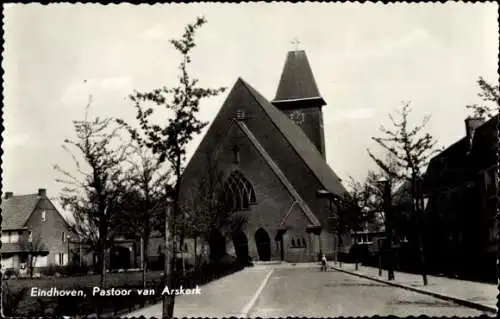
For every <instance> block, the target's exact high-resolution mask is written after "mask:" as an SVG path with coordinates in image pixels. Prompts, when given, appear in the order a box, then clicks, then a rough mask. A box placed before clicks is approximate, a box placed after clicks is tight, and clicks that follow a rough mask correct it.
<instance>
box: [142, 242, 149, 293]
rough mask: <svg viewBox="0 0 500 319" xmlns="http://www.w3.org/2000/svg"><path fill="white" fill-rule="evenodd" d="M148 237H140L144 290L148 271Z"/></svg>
mask: <svg viewBox="0 0 500 319" xmlns="http://www.w3.org/2000/svg"><path fill="white" fill-rule="evenodd" d="M144 237H146V239H144ZM148 237H149V236H143V237H142V247H141V249H142V261H141V262H142V264H141V266H142V286H143V287H144V288H146V275H147V271H148V259H149V253H148V249H149V240H148Z"/></svg>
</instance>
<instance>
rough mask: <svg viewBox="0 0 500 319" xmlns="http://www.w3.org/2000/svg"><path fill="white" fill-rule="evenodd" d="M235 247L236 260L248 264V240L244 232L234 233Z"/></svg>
mask: <svg viewBox="0 0 500 319" xmlns="http://www.w3.org/2000/svg"><path fill="white" fill-rule="evenodd" d="M232 237H233V245H234V251H235V253H236V258H237V259H238V260H239V261H240V262H243V263H246V262H248V239H247V236H246V235H245V233H244V232H242V231H241V230H237V231H235V232H233V236H232Z"/></svg>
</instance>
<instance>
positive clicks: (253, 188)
mask: <svg viewBox="0 0 500 319" xmlns="http://www.w3.org/2000/svg"><path fill="white" fill-rule="evenodd" d="M213 154H214V161H216V162H217V163H218V165H219V167H221V168H222V169H223V171H224V173H223V176H224V184H225V185H224V191H225V196H226V197H227V198H226V199H227V202H228V204H229V206H230V208H231V207H233V208H234V210H239V209H238V208H243V209H244V210H245V209H246V208H248V210H250V212H249V214H251V215H252V217H251V218H252V219H253V221H251V223H252V224H263V225H268V226H272V227H273V228H275V227H277V226H278V225H279V224H280V222H282V221H283V219H284V218H285V216H286V215H287V214H288V213H289V211H290V208H291V207H292V206H297V207H298V208H299V210H300V211H299V213H300V214H302V215H303V218H302V219H301V220H300V221H299V223H298V224H296V225H295V226H296V227H302V228H306V227H308V226H319V225H320V222H319V221H318V219H317V218H316V216H315V215H314V214H313V213H312V211H311V210H310V208H309V207H308V206H307V204H306V203H305V202H304V201H303V200H302V199H301V198H300V196H299V194H298V193H297V192H296V190H294V189H293V186H292V185H291V184H290V183H289V181H288V180H287V179H286V177H285V176H284V174H283V173H282V172H281V171H280V170H279V168H278V167H277V166H276V164H275V163H273V161H272V159H271V158H270V157H269V155H268V154H267V152H266V151H265V150H264V149H263V148H262V146H260V145H259V143H258V141H256V139H255V137H254V136H253V134H252V133H251V132H250V131H249V129H248V128H247V127H246V126H245V124H244V123H242V122H233V124H232V125H231V126H230V128H229V130H228V131H227V132H226V135H225V137H224V138H222V139H221V140H220V141H219V143H218V144H217V145H216V146H215V147H214V149H213ZM294 203H295V204H294Z"/></svg>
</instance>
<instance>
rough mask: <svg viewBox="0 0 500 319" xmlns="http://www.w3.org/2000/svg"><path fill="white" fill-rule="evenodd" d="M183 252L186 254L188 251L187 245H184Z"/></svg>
mask: <svg viewBox="0 0 500 319" xmlns="http://www.w3.org/2000/svg"><path fill="white" fill-rule="evenodd" d="M184 251H185V252H187V251H188V244H187V243H184Z"/></svg>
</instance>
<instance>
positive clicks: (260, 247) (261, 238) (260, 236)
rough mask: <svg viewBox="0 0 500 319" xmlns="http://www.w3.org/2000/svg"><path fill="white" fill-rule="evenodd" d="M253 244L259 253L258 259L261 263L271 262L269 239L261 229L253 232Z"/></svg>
mask: <svg viewBox="0 0 500 319" xmlns="http://www.w3.org/2000/svg"><path fill="white" fill-rule="evenodd" d="M255 244H256V246H257V252H258V253H259V259H260V260H261V261H269V260H271V239H270V238H269V234H268V233H267V232H266V231H265V230H264V229H263V228H259V229H258V230H257V231H256V232H255Z"/></svg>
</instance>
